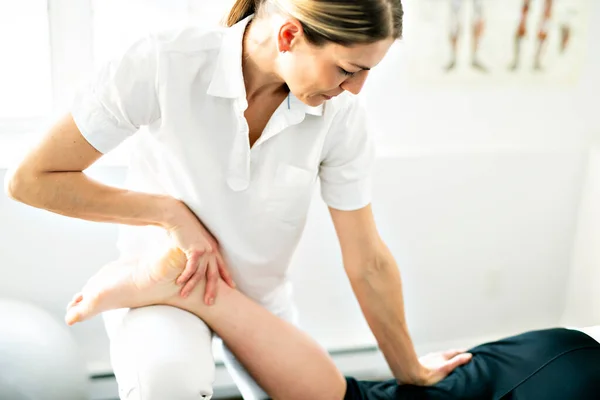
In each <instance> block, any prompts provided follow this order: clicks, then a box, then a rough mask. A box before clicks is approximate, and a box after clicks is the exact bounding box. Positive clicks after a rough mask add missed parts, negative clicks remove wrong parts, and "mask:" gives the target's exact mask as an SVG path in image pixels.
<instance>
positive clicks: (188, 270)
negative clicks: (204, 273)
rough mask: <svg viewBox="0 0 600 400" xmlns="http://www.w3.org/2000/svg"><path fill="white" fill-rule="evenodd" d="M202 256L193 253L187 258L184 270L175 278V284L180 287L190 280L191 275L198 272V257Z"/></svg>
mask: <svg viewBox="0 0 600 400" xmlns="http://www.w3.org/2000/svg"><path fill="white" fill-rule="evenodd" d="M201 256H202V253H201V252H193V253H192V254H191V255H190V256H188V257H187V263H186V264H185V269H184V270H183V272H182V273H181V275H179V278H177V281H176V282H177V284H178V285H182V284H184V283H186V282H188V281H189V280H190V278H191V277H192V275H194V274H195V273H196V271H197V270H198V262H199V260H200V257H201Z"/></svg>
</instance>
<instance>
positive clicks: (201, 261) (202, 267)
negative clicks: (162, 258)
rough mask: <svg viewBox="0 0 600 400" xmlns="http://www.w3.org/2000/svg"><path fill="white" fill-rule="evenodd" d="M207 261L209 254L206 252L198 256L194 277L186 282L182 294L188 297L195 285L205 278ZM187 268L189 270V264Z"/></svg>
mask: <svg viewBox="0 0 600 400" xmlns="http://www.w3.org/2000/svg"><path fill="white" fill-rule="evenodd" d="M207 263H208V255H206V254H204V255H202V256H200V257H199V258H198V262H197V266H198V267H197V269H196V270H195V273H194V274H193V275H192V277H191V278H190V279H189V280H188V281H187V282H186V283H185V285H184V286H183V289H181V296H183V297H187V296H188V295H189V294H190V293H191V292H192V290H193V289H194V287H196V285H197V284H198V282H200V281H201V280H202V279H204V276H205V275H206V266H207ZM186 270H187V266H186ZM184 272H185V271H184ZM182 275H183V274H182Z"/></svg>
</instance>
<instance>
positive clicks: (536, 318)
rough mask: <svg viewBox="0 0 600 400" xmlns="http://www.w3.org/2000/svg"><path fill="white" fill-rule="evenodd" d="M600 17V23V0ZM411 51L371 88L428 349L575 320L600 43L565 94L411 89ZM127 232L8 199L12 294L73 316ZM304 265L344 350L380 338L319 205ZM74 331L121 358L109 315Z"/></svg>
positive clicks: (296, 274)
mask: <svg viewBox="0 0 600 400" xmlns="http://www.w3.org/2000/svg"><path fill="white" fill-rule="evenodd" d="M593 21H596V22H597V23H598V24H600V7H599V6H598V4H596V5H595V8H594V11H593ZM592 25H593V24H592ZM593 29H594V30H593V32H592V34H591V35H590V36H592V37H593V36H594V35H595V36H596V37H598V29H597V28H595V27H593ZM406 56H409V55H407V54H405V52H404V50H403V47H402V45H399V46H396V47H395V48H394V49H393V51H392V53H391V54H390V57H389V58H388V59H387V60H385V61H384V62H383V63H382V65H381V66H380V67H378V68H377V71H374V73H373V75H372V77H371V80H370V82H369V85H368V87H367V88H366V94H367V96H368V97H369V103H370V109H371V112H372V115H373V124H374V127H375V128H376V130H377V132H378V135H379V139H378V140H379V145H380V148H381V151H380V158H379V160H378V163H377V171H376V174H375V185H374V193H375V200H374V209H375V213H376V218H377V221H378V224H379V227H380V230H381V232H382V235H383V237H384V239H385V240H386V242H387V243H388V245H389V246H390V248H391V249H392V251H393V253H394V254H395V255H396V257H397V260H398V264H399V266H400V268H401V272H402V275H403V279H404V290H405V296H406V303H407V304H406V306H407V313H408V317H409V322H410V327H411V329H412V333H413V335H414V338H415V341H416V343H417V345H418V347H419V349H429V348H431V347H436V346H438V345H440V344H441V343H446V342H462V343H472V342H473V341H475V340H477V339H479V338H487V337H496V336H499V335H504V334H508V333H513V332H517V331H520V330H523V329H528V328H534V327H544V326H553V325H557V324H559V323H560V321H561V317H562V316H563V315H562V313H563V310H564V309H565V305H566V299H567V291H568V290H569V289H568V286H567V285H566V283H565V282H567V280H568V278H569V273H570V270H571V268H572V266H573V265H577V264H578V263H585V262H589V260H587V261H586V260H584V259H585V258H586V257H587V255H586V254H589V255H590V256H594V257H597V253H595V252H592V251H591V249H593V247H587V248H588V249H590V251H584V250H578V251H579V253H577V254H579V256H578V257H579V259H578V260H579V261H573V262H572V260H573V257H574V256H573V253H572V249H573V247H574V246H575V244H574V240H573V238H574V236H575V233H576V228H577V226H578V225H577V221H578V218H579V221H580V224H579V227H580V231H579V235H580V236H581V235H584V236H585V235H586V232H592V233H593V232H597V227H596V228H593V229H591V230H589V231H588V230H581V229H583V228H581V226H582V224H581V220H582V218H583V219H585V217H581V215H582V214H580V213H579V205H580V202H581V201H582V199H581V193H582V188H583V182H584V177H585V176H586V172H585V171H586V166H587V165H588V149H589V141H590V138H591V137H592V135H593V134H594V132H595V131H596V132H597V129H598V128H597V116H596V115H595V114H594V112H595V110H594V109H593V107H592V104H593V103H594V100H595V99H597V96H596V95H595V93H597V91H598V90H599V89H600V77H599V76H598V72H597V71H600V48H599V47H598V46H592V45H590V46H589V60H587V63H586V71H585V73H584V75H583V79H582V82H581V85H580V86H579V87H577V88H573V89H552V90H534V89H527V90H525V89H521V90H519V89H515V88H513V89H504V90H503V89H498V90H485V91H481V90H480V91H477V90H472V89H471V90H468V91H465V90H460V89H444V90H439V91H437V90H436V91H434V90H417V89H414V88H411V87H410V85H409V84H408V83H409V82H408V79H409V77H408V75H407V71H406V69H404V68H403V65H404V63H403V57H406ZM596 103H597V101H596ZM594 125H596V126H594ZM593 165H597V163H596V164H593ZM124 172H125V171H124V170H123V169H122V168H119V167H96V168H94V169H93V170H92V171H91V174H93V176H94V177H97V178H98V179H101V180H103V181H104V182H107V183H115V184H118V183H120V182H122V180H123V177H124ZM3 173H4V172H2V173H0V178H3V176H2V174H3ZM588 176H590V175H588ZM591 176H596V177H597V174H596V175H591ZM587 190H588V192H587V193H589V192H590V191H589V190H590V189H587ZM592 193H597V190H592ZM594 199H597V197H594ZM592 203H596V204H597V200H595V201H593V202H590V201H588V203H586V204H588V206H586V207H589V208H590V209H591V208H593V207H594V206H593V205H592ZM593 209H594V210H595V208H593ZM589 212H595V213H597V211H589ZM594 215H596V214H594ZM115 234H116V229H115V227H114V226H111V225H103V224H94V223H88V222H83V221H77V220H72V219H67V218H64V217H61V216H57V215H52V214H49V213H46V212H43V211H40V210H35V209H31V208H28V207H26V206H23V205H20V204H16V203H14V202H11V201H9V200H8V199H7V198H5V197H4V196H0V276H1V277H2V278H0V296H2V297H13V298H18V299H26V300H31V301H33V302H35V303H37V304H40V305H42V306H44V307H45V308H47V309H48V310H50V311H51V312H52V313H53V314H54V315H56V317H57V318H62V314H63V309H64V306H65V304H66V303H67V302H68V300H69V299H70V298H71V296H72V294H73V292H74V291H76V290H77V289H78V288H79V287H80V286H81V285H82V284H83V283H84V282H85V280H86V279H87V277H88V276H89V275H90V274H92V273H93V272H94V270H96V269H97V268H98V267H99V266H101V265H102V264H103V263H105V262H108V261H110V260H112V259H113V258H114V257H115V256H116V252H115V249H114V247H113V242H114V240H115ZM579 243H580V242H579ZM578 246H582V245H581V244H579V245H578ZM588 246H592V245H591V244H589V245H588ZM577 248H579V247H577ZM292 268H293V274H292V275H293V279H294V280H295V282H296V298H297V302H298V304H299V307H300V312H301V320H302V323H303V327H304V328H305V329H307V330H308V331H309V332H310V333H312V334H313V335H314V336H315V337H316V338H317V339H318V340H320V341H321V342H322V343H323V344H325V345H326V346H328V347H330V348H345V347H353V346H362V345H365V344H371V343H373V340H372V337H371V335H370V333H369V331H368V328H367V326H366V324H365V323H364V320H363V319H362V316H361V315H360V311H359V309H358V307H357V305H356V302H355V301H354V299H353V297H352V294H351V291H350V288H349V285H348V283H347V282H346V280H345V277H344V275H343V270H342V267H341V263H340V255H339V250H338V247H337V244H336V242H335V236H334V232H333V228H332V227H331V224H330V222H329V221H328V217H327V213H326V210H325V209H324V207H323V205H322V203H320V202H318V201H316V202H315V204H314V206H313V208H312V210H311V218H310V221H309V224H308V226H307V230H306V232H305V235H304V237H303V241H302V243H301V245H300V247H299V249H298V253H297V255H296V257H295V260H294V264H293V266H292ZM575 291H577V290H575ZM73 332H74V334H75V335H76V338H77V339H78V341H79V343H80V344H81V345H82V349H83V351H84V352H85V354H86V358H87V360H88V362H89V365H90V368H91V369H92V370H101V369H103V368H105V366H106V364H107V361H108V355H107V341H106V338H105V336H104V332H103V330H102V326H101V322H100V320H99V319H95V320H93V321H90V322H87V323H85V324H81V325H79V326H76V327H74V328H73Z"/></svg>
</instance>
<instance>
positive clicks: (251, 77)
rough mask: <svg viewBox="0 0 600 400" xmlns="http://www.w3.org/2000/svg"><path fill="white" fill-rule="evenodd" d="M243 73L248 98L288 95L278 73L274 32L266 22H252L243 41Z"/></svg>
mask: <svg viewBox="0 0 600 400" xmlns="http://www.w3.org/2000/svg"><path fill="white" fill-rule="evenodd" d="M242 43H243V46H242V71H243V75H244V84H245V86H246V97H247V99H248V100H249V101H250V100H251V99H252V98H255V97H259V96H264V95H267V96H269V95H274V94H279V93H281V92H282V91H285V92H286V93H287V91H288V89H287V85H286V84H285V82H284V81H283V79H281V77H280V76H279V73H278V71H277V64H276V62H275V60H276V59H277V56H278V54H277V50H276V48H275V46H273V45H272V30H271V27H270V26H269V23H268V21H266V20H251V21H250V23H249V24H248V26H247V27H246V31H245V32H244V38H243V40H242Z"/></svg>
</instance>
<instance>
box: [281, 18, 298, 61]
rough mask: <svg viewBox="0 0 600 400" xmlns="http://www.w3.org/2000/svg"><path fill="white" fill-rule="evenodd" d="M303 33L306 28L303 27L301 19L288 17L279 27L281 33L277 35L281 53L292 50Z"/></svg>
mask: <svg viewBox="0 0 600 400" xmlns="http://www.w3.org/2000/svg"><path fill="white" fill-rule="evenodd" d="M303 35H304V29H303V28H302V24H301V23H300V21H298V20H297V19H295V18H288V19H286V20H285V21H284V22H283V24H282V25H281V27H280V28H279V33H278V35H277V50H278V51H279V52H280V53H285V52H287V51H290V50H292V48H293V47H294V46H295V45H296V44H297V43H298V41H299V40H300V39H301V37H302V36H303Z"/></svg>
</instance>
